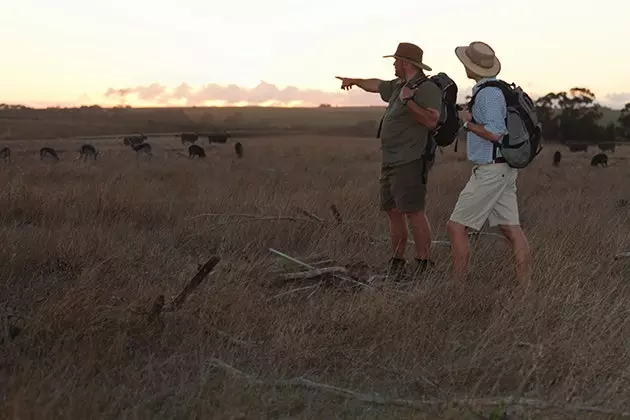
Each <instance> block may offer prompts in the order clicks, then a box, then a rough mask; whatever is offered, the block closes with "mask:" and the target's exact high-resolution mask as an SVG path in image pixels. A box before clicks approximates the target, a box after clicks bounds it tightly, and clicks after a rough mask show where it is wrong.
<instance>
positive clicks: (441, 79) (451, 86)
mask: <svg viewBox="0 0 630 420" xmlns="http://www.w3.org/2000/svg"><path fill="white" fill-rule="evenodd" d="M427 80H430V81H432V82H433V83H435V84H436V85H437V86H438V87H439V88H440V90H441V91H442V112H441V113H440V120H439V121H438V126H437V127H436V128H435V130H433V133H432V134H433V140H435V143H436V145H437V146H440V147H446V146H448V145H450V144H451V143H453V142H454V141H455V140H456V139H457V135H458V133H459V130H460V128H461V120H460V119H459V113H458V112H457V111H458V108H457V84H456V83H455V81H454V80H453V79H451V78H450V77H449V76H448V75H447V74H446V73H443V72H440V73H438V74H436V75H435V76H431V77H428V78H423V79H422V80H420V81H418V83H415V84H413V85H412V86H410V88H411V89H415V88H417V87H418V86H420V85H421V84H422V83H424V82H425V81H427Z"/></svg>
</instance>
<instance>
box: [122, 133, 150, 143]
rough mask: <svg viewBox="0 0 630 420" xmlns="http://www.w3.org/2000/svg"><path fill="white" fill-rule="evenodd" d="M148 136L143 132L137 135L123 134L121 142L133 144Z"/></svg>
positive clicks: (141, 141) (142, 140)
mask: <svg viewBox="0 0 630 420" xmlns="http://www.w3.org/2000/svg"><path fill="white" fill-rule="evenodd" d="M147 139H148V137H147V136H145V135H144V134H140V135H139V136H125V138H124V139H123V143H124V144H125V146H135V145H138V144H142V143H143V142H144V141H145V140H147Z"/></svg>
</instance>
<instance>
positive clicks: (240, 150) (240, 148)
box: [234, 141, 243, 158]
mask: <svg viewBox="0 0 630 420" xmlns="http://www.w3.org/2000/svg"><path fill="white" fill-rule="evenodd" d="M234 151H235V152H236V156H238V157H239V158H242V157H243V145H242V144H241V142H240V141H237V142H236V144H235V145H234Z"/></svg>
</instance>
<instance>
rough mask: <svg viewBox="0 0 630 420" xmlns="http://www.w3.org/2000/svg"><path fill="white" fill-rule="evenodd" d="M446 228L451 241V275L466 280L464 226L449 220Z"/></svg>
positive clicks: (466, 238) (466, 257)
mask: <svg viewBox="0 0 630 420" xmlns="http://www.w3.org/2000/svg"><path fill="white" fill-rule="evenodd" d="M446 230H447V231H448V236H449V238H450V241H451V254H452V256H453V276H454V277H455V279H456V280H458V281H461V282H466V281H467V277H468V254H469V252H468V235H467V234H466V226H464V225H462V224H461V223H457V222H453V221H452V220H449V221H448V223H447V224H446Z"/></svg>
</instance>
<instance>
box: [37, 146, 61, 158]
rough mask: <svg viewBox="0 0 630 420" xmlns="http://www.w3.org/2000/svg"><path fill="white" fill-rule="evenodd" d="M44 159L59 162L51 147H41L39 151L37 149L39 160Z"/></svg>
mask: <svg viewBox="0 0 630 420" xmlns="http://www.w3.org/2000/svg"><path fill="white" fill-rule="evenodd" d="M46 157H50V158H53V159H54V160H59V156H57V152H55V149H53V148H51V147H42V148H41V149H39V160H43V159H44V158H46Z"/></svg>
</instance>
